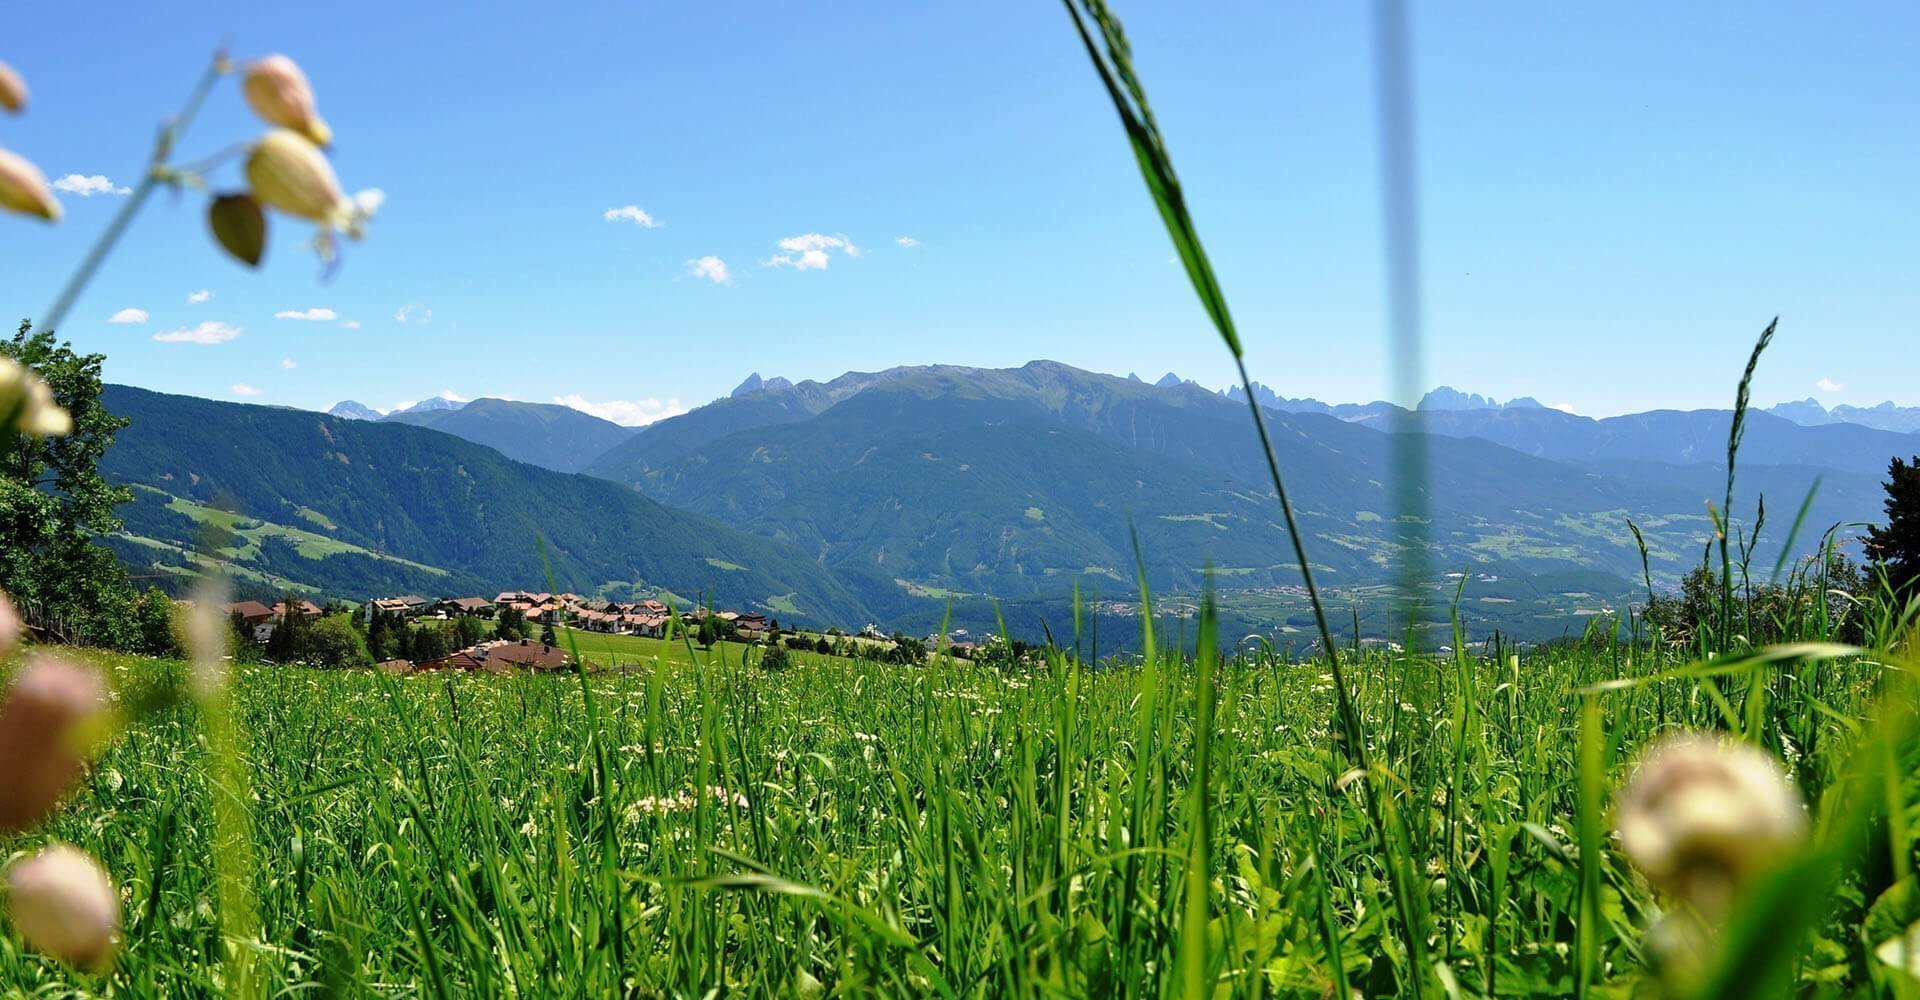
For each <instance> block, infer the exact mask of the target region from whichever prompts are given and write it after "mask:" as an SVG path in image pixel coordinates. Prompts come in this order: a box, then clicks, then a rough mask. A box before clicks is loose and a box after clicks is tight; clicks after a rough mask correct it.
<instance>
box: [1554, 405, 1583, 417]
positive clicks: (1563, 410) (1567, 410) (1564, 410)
mask: <svg viewBox="0 0 1920 1000" xmlns="http://www.w3.org/2000/svg"><path fill="white" fill-rule="evenodd" d="M1547 409H1549V410H1559V411H1560V412H1561V413H1573V404H1572V403H1554V404H1552V405H1551V406H1548V407H1547ZM1574 416H1576V417H1577V416H1579V414H1578V413H1574Z"/></svg>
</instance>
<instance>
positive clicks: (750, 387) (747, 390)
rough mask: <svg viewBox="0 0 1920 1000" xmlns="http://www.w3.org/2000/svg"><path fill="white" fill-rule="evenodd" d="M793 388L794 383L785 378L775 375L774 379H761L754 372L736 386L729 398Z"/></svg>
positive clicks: (758, 374) (757, 373)
mask: <svg viewBox="0 0 1920 1000" xmlns="http://www.w3.org/2000/svg"><path fill="white" fill-rule="evenodd" d="M791 388H793V383H792V382H790V381H788V380H786V379H784V378H781V377H780V376H778V375H775V376H774V377H772V378H761V377H760V373H759V372H754V373H753V374H751V375H748V376H747V377H746V379H745V380H744V381H742V382H741V383H740V384H739V385H737V386H734V387H733V391H732V392H730V393H728V394H727V395H728V397H729V398H732V397H736V396H751V395H753V394H754V393H756V392H764V391H766V390H768V389H791Z"/></svg>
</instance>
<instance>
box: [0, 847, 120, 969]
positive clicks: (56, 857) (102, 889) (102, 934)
mask: <svg viewBox="0 0 1920 1000" xmlns="http://www.w3.org/2000/svg"><path fill="white" fill-rule="evenodd" d="M7 916H8V917H9V918H10V919H11V920H12V922H13V926H14V929H15V930H17V931H19V933H20V936H21V937H22V938H23V939H25V940H26V942H27V944H29V945H31V946H32V947H33V948H35V949H36V950H38V951H41V952H44V953H46V954H48V955H51V956H53V957H54V958H57V959H59V960H60V961H62V962H66V963H67V964H69V965H74V966H80V967H85V968H99V967H101V966H103V965H105V964H106V963H107V961H108V960H109V959H111V958H112V957H113V953H114V950H115V948H116V947H118V944H119V936H120V896H119V895H118V894H117V893H115V892H114V889H113V880H112V879H110V878H109V877H108V876H107V871H106V869H104V868H102V867H100V863H99V862H97V861H95V860H93V859H92V858H91V857H88V856H87V854H86V852H84V851H82V850H80V849H79V848H77V847H71V846H69V845H66V844H54V845H52V846H51V847H48V848H46V849H44V850H42V851H41V852H40V853H38V854H35V855H33V856H31V857H28V858H24V859H22V860H20V861H17V862H14V864H13V865H12V866H11V867H9V868H8V869H7Z"/></svg>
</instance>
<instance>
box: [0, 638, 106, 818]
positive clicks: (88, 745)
mask: <svg viewBox="0 0 1920 1000" xmlns="http://www.w3.org/2000/svg"><path fill="white" fill-rule="evenodd" d="M106 713H107V690H106V684H105V683H104V682H103V681H102V680H101V678H100V673H99V671H97V670H94V669H93V668H91V667H85V666H80V665H78V664H74V663H68V662H67V661H65V660H62V659H59V658H57V657H54V656H51V655H48V654H45V653H40V654H36V655H34V656H33V657H31V658H30V659H28V661H27V665H26V666H25V667H23V668H21V670H20V673H19V674H18V675H17V676H15V677H14V679H13V687H12V688H11V689H9V690H8V691H7V698H6V702H5V704H4V705H0V833H17V832H19V831H21V830H24V829H26V828H27V827H30V826H32V825H34V824H35V823H38V822H40V821H41V820H42V819H44V818H46V816H47V815H48V814H49V813H51V812H53V809H54V807H55V806H57V805H59V803H60V798H61V797H62V796H64V795H65V794H66V793H67V791H68V789H70V788H71V787H72V786H73V783H74V781H75V780H76V779H78V778H79V777H80V769H81V766H82V765H84V764H85V763H86V758H87V755H88V753H89V752H90V751H91V749H92V744H93V742H94V739H95V738H96V737H97V736H98V735H99V729H98V727H100V726H101V725H102V724H103V723H104V722H105V719H106Z"/></svg>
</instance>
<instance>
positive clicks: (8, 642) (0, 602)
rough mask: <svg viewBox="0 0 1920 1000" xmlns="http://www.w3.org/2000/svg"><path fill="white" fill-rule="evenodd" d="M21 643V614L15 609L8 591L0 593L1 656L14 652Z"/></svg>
mask: <svg viewBox="0 0 1920 1000" xmlns="http://www.w3.org/2000/svg"><path fill="white" fill-rule="evenodd" d="M19 642H20V612H18V611H15V610H14V609H13V602H12V601H10V600H8V599H7V594H6V591H0V656H6V655H7V654H8V653H11V652H13V647H14V646H15V645H17V644H19Z"/></svg>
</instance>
